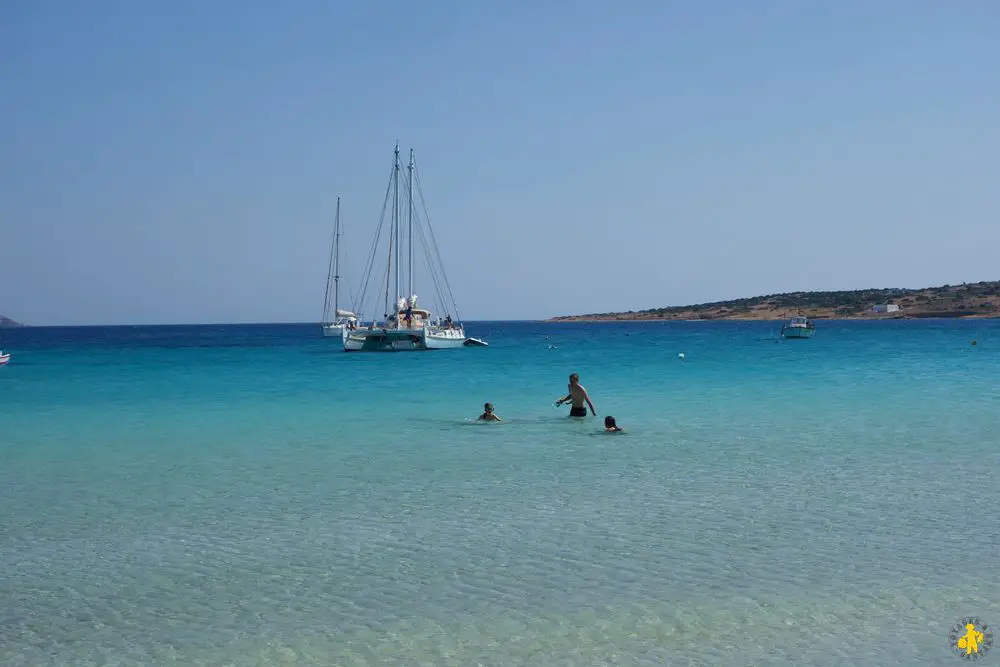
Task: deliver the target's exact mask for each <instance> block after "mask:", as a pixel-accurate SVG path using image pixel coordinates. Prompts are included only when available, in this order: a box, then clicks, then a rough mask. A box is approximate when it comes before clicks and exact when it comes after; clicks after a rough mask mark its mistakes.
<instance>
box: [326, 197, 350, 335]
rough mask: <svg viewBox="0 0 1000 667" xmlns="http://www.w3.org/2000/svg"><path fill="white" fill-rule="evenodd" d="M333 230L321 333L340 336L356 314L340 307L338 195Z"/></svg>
mask: <svg viewBox="0 0 1000 667" xmlns="http://www.w3.org/2000/svg"><path fill="white" fill-rule="evenodd" d="M333 230H334V231H333V244H332V245H331V246H330V264H329V268H328V269H327V273H326V300H325V301H324V302H323V335H324V336H336V337H338V338H342V337H343V333H344V331H345V330H350V329H351V328H353V327H355V326H357V322H358V316H357V315H355V314H354V313H352V312H351V311H349V310H341V308H340V197H337V217H336V221H335V222H334V225H333ZM331 288H332V289H331ZM331 292H332V293H331ZM331 305H332V306H333V312H332V313H331V312H330V306H331Z"/></svg>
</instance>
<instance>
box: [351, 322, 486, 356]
mask: <svg viewBox="0 0 1000 667" xmlns="http://www.w3.org/2000/svg"><path fill="white" fill-rule="evenodd" d="M341 337H342V339H343V341H344V351H345V352H425V351H427V350H450V349H456V348H460V347H465V341H466V337H465V331H464V330H463V329H462V328H461V327H456V328H454V329H432V328H426V329H424V328H420V329H355V330H354V331H346V330H345V331H344V332H343V333H342V335H341Z"/></svg>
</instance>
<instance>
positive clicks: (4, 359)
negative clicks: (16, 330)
mask: <svg viewBox="0 0 1000 667" xmlns="http://www.w3.org/2000/svg"><path fill="white" fill-rule="evenodd" d="M2 319H3V318H0V320H2ZM8 362H10V352H4V351H3V324H0V366H6V365H7V363H8Z"/></svg>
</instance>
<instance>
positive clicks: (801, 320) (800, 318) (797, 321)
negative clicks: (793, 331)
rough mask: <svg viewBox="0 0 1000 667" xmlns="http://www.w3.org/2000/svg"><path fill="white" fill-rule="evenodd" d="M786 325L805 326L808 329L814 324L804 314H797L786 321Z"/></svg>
mask: <svg viewBox="0 0 1000 667" xmlns="http://www.w3.org/2000/svg"><path fill="white" fill-rule="evenodd" d="M788 326H790V327H805V328H807V329H810V328H812V327H815V326H816V325H815V324H813V323H812V322H811V321H810V320H809V318H808V317H805V316H804V315H797V316H795V317H793V318H792V319H791V320H789V321H788Z"/></svg>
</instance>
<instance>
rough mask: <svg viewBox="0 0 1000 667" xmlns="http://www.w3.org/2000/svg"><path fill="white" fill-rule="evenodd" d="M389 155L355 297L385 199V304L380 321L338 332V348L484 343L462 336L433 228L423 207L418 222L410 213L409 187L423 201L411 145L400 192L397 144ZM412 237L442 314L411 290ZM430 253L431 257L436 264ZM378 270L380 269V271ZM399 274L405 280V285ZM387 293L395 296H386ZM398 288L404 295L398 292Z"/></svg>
mask: <svg viewBox="0 0 1000 667" xmlns="http://www.w3.org/2000/svg"><path fill="white" fill-rule="evenodd" d="M393 156H394V157H393V165H392V174H391V176H390V180H389V185H388V187H387V188H386V195H385V204H384V205H383V208H382V218H381V220H380V221H379V226H378V229H377V230H376V233H375V241H374V243H373V246H372V247H373V250H372V255H371V257H370V258H369V260H368V270H367V271H366V275H365V278H364V279H363V283H362V284H363V285H364V287H362V293H361V295H360V296H359V298H358V303H360V304H362V305H364V304H365V303H366V299H365V294H366V292H367V286H368V284H369V281H370V279H371V277H372V275H373V274H372V269H373V267H374V265H375V256H376V253H378V241H379V236H380V235H381V232H382V226H383V222H384V220H385V213H386V208H387V207H388V206H389V205H390V201H391V205H392V215H391V223H390V229H389V255H388V265H387V266H386V268H385V272H384V275H385V290H384V294H385V310H384V313H383V319H382V320H381V321H376V320H375V319H373V320H371V322H370V323H369V324H368V325H367V326H358V327H357V328H356V329H354V330H350V329H344V330H343V332H342V337H343V340H344V350H345V351H348V352H384V351H392V352H402V351H420V350H443V349H450V348H459V347H472V346H486V343H485V342H484V341H481V340H478V339H475V338H468V337H467V336H466V335H465V326H464V325H463V324H462V323H461V321H460V320H459V319H458V309H457V308H456V307H455V300H454V297H453V295H452V293H451V287H450V286H449V285H448V280H447V278H445V275H444V267H443V264H442V262H441V260H440V254H439V253H438V252H437V242H436V241H435V239H434V232H433V231H432V230H431V228H430V220H429V219H428V217H427V211H426V208H425V209H424V215H423V224H421V220H420V216H418V215H416V211H415V210H414V206H413V195H414V188H417V192H418V193H419V194H420V199H421V201H423V193H422V192H420V177H419V175H418V174H415V172H416V164H415V163H414V160H413V151H412V150H411V151H410V162H409V165H408V166H407V178H406V180H405V181H404V182H403V184H402V186H403V189H404V190H405V192H402V193H401V192H400V179H399V172H400V169H401V166H400V162H399V145H398V144H397V145H396V148H395V151H394V153H393ZM401 194H402V195H403V196H404V197H405V199H406V202H405V204H406V206H407V210H406V226H405V228H404V226H403V224H402V216H401V215H400V195H401ZM390 197H391V198H390ZM423 226H426V228H427V234H424V231H423V229H422V227H423ZM415 240H416V241H418V242H419V243H420V244H421V245H422V246H423V249H424V253H425V256H426V259H427V270H428V272H429V274H430V278H431V281H430V282H432V283H433V285H434V288H435V292H436V300H437V305H438V309H439V313H440V312H444V313H445V317H444V319H442V318H441V317H440V314H439V315H438V316H436V317H435V316H434V315H433V314H432V313H431V311H430V310H428V309H427V308H422V307H421V306H420V305H419V304H418V301H417V295H416V294H414V292H413V290H414V284H413V269H414V262H413V249H414V241H415ZM404 248H405V250H406V257H405V266H404V265H403V262H404V254H403V250H404ZM435 258H436V259H437V263H436V264H435V262H434V259H435ZM404 270H405V273H404ZM378 275H379V276H381V275H383V274H382V273H381V272H380V273H379V274H378ZM404 280H405V281H406V282H405V285H404ZM404 288H405V290H406V291H405V292H404V291H403V290H404ZM391 294H394V295H395V296H392V298H391V299H390V295H391ZM404 294H408V295H409V296H403V295H404ZM360 312H361V313H364V312H365V309H364V307H362V308H361V309H360ZM452 313H454V314H455V317H454V318H452Z"/></svg>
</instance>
